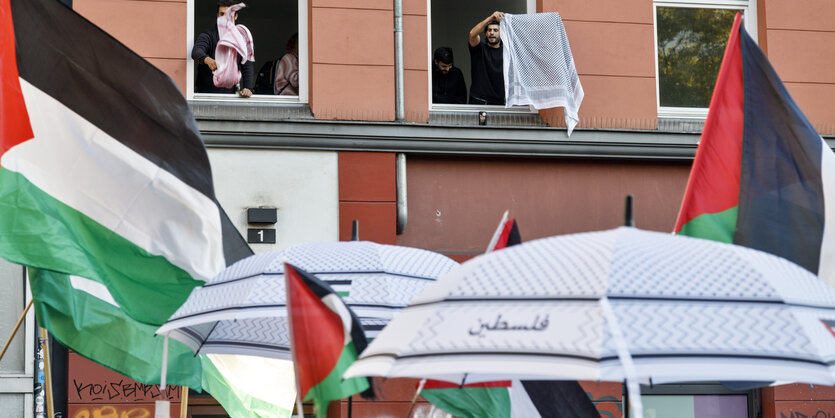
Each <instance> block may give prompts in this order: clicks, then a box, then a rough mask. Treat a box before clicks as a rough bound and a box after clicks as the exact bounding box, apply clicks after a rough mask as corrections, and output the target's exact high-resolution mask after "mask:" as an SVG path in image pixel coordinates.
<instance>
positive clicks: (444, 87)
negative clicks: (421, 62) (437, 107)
mask: <svg viewBox="0 0 835 418" xmlns="http://www.w3.org/2000/svg"><path fill="white" fill-rule="evenodd" d="M432 58H433V59H432V103H455V104H465V103H467V85H466V83H465V82H464V73H462V72H461V70H460V69H459V68H458V67H456V66H455V65H454V61H453V58H452V49H450V48H449V47H446V46H442V47H440V48H438V49H436V50H435V54H434V56H433V57H432Z"/></svg>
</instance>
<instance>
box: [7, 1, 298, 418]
mask: <svg viewBox="0 0 835 418" xmlns="http://www.w3.org/2000/svg"><path fill="white" fill-rule="evenodd" d="M213 187H214V186H213V183H212V172H211V168H210V166H209V159H208V155H207V152H206V149H205V147H204V146H203V142H202V140H201V139H200V133H199V131H198V129H197V124H196V122H195V120H194V117H193V116H192V115H191V111H190V110H189V107H188V103H187V102H186V100H185V99H184V98H183V96H182V93H181V92H180V91H179V90H178V89H177V87H176V85H174V83H173V82H172V81H171V79H170V78H169V77H168V76H166V75H165V74H164V73H162V72H161V71H159V70H158V69H156V68H155V67H154V66H152V65H151V64H150V63H148V62H147V61H145V60H144V59H142V57H140V56H138V55H137V54H135V53H134V52H133V51H131V50H130V49H128V48H127V47H125V46H124V45H122V44H120V43H119V42H118V41H116V40H115V39H113V37H111V36H109V35H108V34H107V33H105V32H104V31H102V30H101V29H99V28H98V27H96V26H95V25H94V24H92V23H90V22H89V21H87V20H86V19H84V18H83V17H81V16H80V15H78V14H77V13H75V12H74V11H73V10H72V9H70V8H68V7H66V6H65V5H63V4H61V3H60V2H58V1H55V0H0V257H3V258H6V259H8V260H10V261H13V262H16V263H18V264H23V265H27V266H30V269H29V272H30V276H29V278H30V284H31V288H32V293H33V297H34V302H35V303H34V307H35V311H36V315H37V318H38V321H39V323H40V324H42V325H43V326H44V327H46V328H47V329H48V330H49V331H50V332H51V333H52V335H53V336H54V337H55V338H56V339H57V340H59V341H61V343H63V344H64V345H65V346H67V347H69V348H71V349H73V350H74V351H75V352H76V353H78V354H80V355H82V356H85V357H87V358H89V359H91V360H93V361H95V362H97V363H99V364H102V365H104V366H106V367H109V368H111V369H113V370H116V371H118V372H120V373H122V374H124V375H126V376H128V377H130V378H133V379H135V380H137V381H139V382H142V383H146V384H156V383H160V375H161V370H160V369H161V367H160V366H161V365H162V349H163V345H164V344H163V339H162V338H155V331H156V329H157V327H158V326H159V325H161V324H162V323H163V322H165V321H166V320H167V319H168V317H169V316H170V315H171V314H172V313H173V312H174V311H175V310H176V309H177V308H178V307H179V306H180V305H181V304H182V302H183V301H184V300H185V299H186V298H187V297H188V295H189V293H190V292H191V290H192V288H193V287H194V286H196V285H199V284H200V283H202V281H203V280H205V279H207V278H210V277H212V276H214V275H216V274H217V273H218V272H220V271H221V270H222V269H224V268H225V267H226V265H227V264H232V263H234V262H235V261H237V260H239V259H241V258H243V257H246V256H248V255H250V254H252V251H251V250H250V249H249V247H248V246H247V245H246V243H245V242H244V241H243V239H242V238H241V236H240V234H239V233H238V232H237V230H236V229H235V227H234V226H233V225H232V223H231V222H230V221H229V219H228V217H227V216H226V214H225V213H224V212H223V210H222V209H221V208H220V206H219V205H218V203H217V201H216V199H215V194H214V188H213ZM206 367H210V368H211V369H212V370H209V371H210V372H211V373H204V372H206V371H207V369H206ZM226 376H227V374H224V373H220V372H218V370H217V368H215V367H214V365H213V362H211V361H209V362H207V361H204V359H202V358H198V357H195V356H194V353H193V352H191V350H190V349H189V348H188V347H186V346H185V345H183V344H181V343H179V342H177V341H170V344H169V349H168V371H167V379H168V383H170V384H176V385H188V386H190V387H192V388H194V389H198V390H199V389H201V388H204V389H208V390H209V391H210V392H211V393H212V394H213V395H214V396H215V397H216V398H217V399H219V400H220V402H222V403H223V405H224V406H225V407H226V408H227V409H228V410H229V414H230V415H231V416H233V417H240V416H242V415H241V414H240V413H237V411H241V410H243V408H244V407H246V406H252V405H254V401H253V399H254V397H253V396H250V394H249V393H248V392H246V391H244V390H241V389H240V388H237V387H233V386H230V383H229V382H230V381H228V380H226V379H225V377H226ZM260 403H261V404H263V403H267V402H260ZM268 403H270V404H271V405H270V407H271V408H270V410H272V411H276V414H266V415H264V416H278V415H277V413H278V408H276V407H273V406H272V404H274V402H268ZM285 415H289V411H288V413H287V414H285ZM246 416H249V414H248V415H246Z"/></svg>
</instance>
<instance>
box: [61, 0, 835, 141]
mask: <svg viewBox="0 0 835 418" xmlns="http://www.w3.org/2000/svg"><path fill="white" fill-rule="evenodd" d="M403 5H404V29H405V30H404V46H405V54H404V58H405V85H406V91H405V96H406V109H405V110H406V117H407V120H408V121H410V122H418V123H423V122H425V121H426V120H427V119H428V101H429V100H428V87H427V85H428V83H429V71H428V70H429V69H428V64H427V59H426V57H427V48H428V47H427V42H426V41H427V39H426V31H427V16H426V1H425V0H404V2H403ZM758 6H759V7H758V8H759V10H758V13H759V29H760V30H759V34H760V44H761V45H762V46H764V47H765V48H764V49H766V51H767V53H768V56H769V59H770V60H771V62H772V64H773V65H774V67H775V68H776V69H777V72H778V73H779V74H780V76H781V77H782V79H783V81H784V82H785V83H786V86H787V87H788V89H789V91H790V92H791V94H792V95H793V96H794V98H795V100H797V102H798V103H799V105H800V107H801V108H802V109H803V111H804V112H805V113H806V115H807V116H808V117H809V119H810V120H811V121H812V123H813V124H814V125H815V127H816V128H817V129H818V131H819V132H821V133H823V134H833V133H835V112H832V111H831V106H830V104H829V98H830V97H833V96H835V72H833V71H830V70H831V69H832V68H833V67H834V66H835V53H832V51H835V24H833V22H835V3H833V2H831V1H830V0H808V1H805V2H803V4H802V7H798V4H797V3H796V2H792V1H787V0H758ZM73 7H74V9H75V10H77V11H78V12H79V13H81V14H82V15H84V16H85V17H86V18H88V19H90V20H91V21H92V22H94V23H96V24H97V25H99V26H100V27H101V28H102V29H104V30H105V31H107V32H108V33H110V34H111V35H113V36H114V37H115V38H117V39H119V40H120V41H121V42H123V43H125V44H126V45H127V46H128V47H130V48H131V49H133V50H134V51H136V52H137V53H138V54H139V55H141V56H143V57H144V58H146V59H148V60H149V61H150V62H151V63H152V64H154V65H156V66H157V67H158V68H160V69H161V70H162V71H164V72H165V73H166V74H168V75H169V76H170V77H171V78H172V79H173V80H174V81H175V83H177V85H178V86H179V87H180V89H181V90H182V91H185V85H186V71H187V66H186V58H187V56H188V53H189V51H187V50H186V49H187V45H186V38H187V36H186V35H187V34H186V22H187V13H188V10H187V7H186V0H166V1H154V0H75V1H74V2H73ZM392 7H393V6H392V1H391V0H346V1H339V0H310V5H309V22H308V23H309V24H308V29H309V35H310V103H311V107H312V109H313V112H314V115H315V117H316V118H318V119H346V120H371V121H388V120H393V119H394V100H395V99H394V36H393V33H392V29H393V25H394V17H393V8H392ZM537 10H538V11H542V12H549V11H558V12H559V13H560V15H562V17H563V20H564V22H565V26H566V30H567V32H568V36H569V40H570V42H571V48H572V52H573V53H574V57H575V61H576V65H577V71H578V72H579V73H580V79H581V80H582V83H583V88H584V90H585V93H586V95H585V99H584V100H583V105H582V109H581V112H580V118H581V121H580V126H584V127H598V128H641V129H652V128H654V127H655V126H656V124H657V115H656V102H655V100H656V99H655V95H656V94H655V58H654V48H653V43H654V38H653V31H654V29H653V24H652V13H653V9H652V3H651V1H650V0H622V1H618V2H611V1H608V0H538V1H537ZM542 116H543V118H544V119H545V120H546V121H547V122H548V123H549V124H551V125H553V126H563V125H564V120H563V113H562V109H553V110H548V111H543V112H542Z"/></svg>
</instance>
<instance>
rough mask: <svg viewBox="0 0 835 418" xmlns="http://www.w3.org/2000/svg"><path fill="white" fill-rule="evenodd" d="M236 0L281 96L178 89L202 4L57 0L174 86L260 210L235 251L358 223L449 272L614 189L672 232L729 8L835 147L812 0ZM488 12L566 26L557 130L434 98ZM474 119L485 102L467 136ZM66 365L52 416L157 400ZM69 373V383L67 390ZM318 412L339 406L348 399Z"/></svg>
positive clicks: (326, 235)
mask: <svg viewBox="0 0 835 418" xmlns="http://www.w3.org/2000/svg"><path fill="white" fill-rule="evenodd" d="M246 3H247V6H248V7H247V8H246V9H244V10H243V11H242V12H241V13H240V18H239V20H238V23H242V24H245V25H247V26H248V27H249V28H250V29H251V31H252V34H253V37H254V40H255V56H256V63H255V70H256V74H257V73H259V72H262V71H261V70H262V69H269V68H271V67H270V63H271V62H272V61H273V60H279V59H280V58H281V57H283V56H284V54H285V53H287V51H288V50H290V49H292V45H289V43H288V40H289V39H291V38H292V36H293V34H297V38H298V53H297V60H298V69H299V72H298V78H299V83H298V94H297V95H292V96H285V95H272V94H256V95H255V96H253V97H252V98H249V99H244V98H241V97H238V96H237V95H234V94H215V93H204V92H200V91H196V90H198V89H197V88H196V87H195V72H196V67H197V66H198V65H199V63H195V62H194V60H192V59H191V58H190V56H191V49H192V47H193V45H194V40H195V39H196V37H197V36H198V35H199V34H200V32H202V31H203V30H204V29H206V28H208V27H209V26H210V25H212V24H214V17H215V11H216V9H215V1H213V0H166V1H159V0H74V1H72V7H73V8H74V9H75V10H77V11H78V12H79V13H81V14H82V15H83V16H85V17H86V18H88V19H89V20H91V21H92V22H93V23H95V24H97V25H99V26H100V27H101V28H102V29H104V30H105V31H107V32H108V33H110V34H111V35H113V36H114V37H115V38H116V39H118V40H120V41H121V42H123V43H124V44H125V45H127V46H128V47H130V48H131V49H133V50H134V51H136V52H137V53H138V54H140V55H141V56H143V57H144V58H146V59H147V60H149V61H150V62H151V63H153V64H154V65H156V66H157V67H158V68H160V69H161V70H162V71H164V72H165V73H167V74H168V75H169V76H170V77H171V78H172V79H173V80H174V82H175V83H176V84H177V85H178V86H179V88H180V89H181V91H182V92H183V94H184V96H185V97H186V98H187V99H188V100H189V102H190V104H191V106H192V110H193V113H194V115H195V117H196V118H197V121H198V125H199V127H200V129H201V131H202V133H203V138H204V141H205V142H206V145H207V147H208V149H209V155H210V158H211V162H212V166H213V172H214V177H215V187H216V189H217V194H218V198H219V200H220V202H221V204H222V206H223V207H224V208H225V210H226V211H227V213H228V214H229V215H230V217H231V218H232V220H233V222H235V224H236V225H237V226H238V227H239V229H240V231H241V233H242V234H243V235H244V236H247V230H248V229H250V228H255V226H252V225H248V224H247V220H246V209H247V208H252V207H269V208H277V213H278V220H277V222H276V224H275V225H274V226H271V227H270V228H272V229H275V232H276V239H275V243H252V244H251V245H252V246H253V249H254V250H255V251H256V252H261V251H269V250H274V249H281V248H286V247H287V246H290V245H293V244H297V243H301V242H307V241H327V240H338V239H339V240H345V239H348V238H349V237H350V228H351V227H350V225H351V220H353V219H358V220H359V224H360V238H361V239H363V240H371V241H376V242H380V243H387V244H398V245H406V246H413V247H420V248H425V249H429V250H433V251H437V252H441V253H444V254H447V255H449V256H450V257H452V258H454V259H456V260H458V261H464V260H466V259H469V258H471V257H473V256H475V255H477V254H479V253H481V252H482V251H484V248H485V247H486V245H487V242H488V241H489V238H490V235H491V233H492V231H493V228H494V227H495V225H496V223H497V222H498V220H499V218H500V217H501V214H502V213H503V212H504V211H505V210H510V212H511V214H512V216H513V217H515V218H516V219H517V221H518V223H519V227H520V230H521V233H522V238H523V239H524V240H532V239H536V238H541V237H546V236H550V235H556V234H564V233H573V232H583V231H591V230H599V229H608V228H612V227H616V226H619V225H621V224H622V223H623V201H624V196H625V195H627V194H631V195H633V196H634V198H635V223H636V225H637V226H638V227H640V228H644V229H651V230H657V231H671V230H672V229H673V226H674V222H675V218H676V215H677V213H678V208H679V205H680V204H681V199H682V196H683V193H684V188H685V185H686V182H687V178H688V175H689V170H690V165H691V163H692V159H693V156H694V154H695V151H696V145H697V143H698V140H699V135H700V132H701V129H702V125H703V121H704V118H705V116H706V113H707V109H706V107H707V101H708V100H709V97H710V91H711V89H712V87H713V82H714V80H715V71H716V70H718V62H719V61H718V60H719V59H721V55H722V51H723V48H724V44H723V42H725V41H726V40H727V34H728V30H729V29H730V25H729V24H728V21H729V19H731V20H732V17H733V15H734V14H735V13H736V12H737V11H739V12H742V13H743V14H744V25H745V28H746V30H747V31H748V32H749V34H751V36H752V37H754V38H755V39H756V40H757V42H758V44H759V45H760V47H761V48H762V49H763V50H764V51H765V52H766V54H767V56H768V58H769V60H770V61H771V62H772V64H773V65H774V67H775V69H776V70H777V72H778V73H779V75H780V76H781V78H782V79H783V81H784V82H785V84H786V86H787V87H788V89H789V91H790V93H791V94H792V95H793V97H794V98H795V100H796V101H797V102H798V104H799V105H800V107H801V108H802V110H803V111H804V112H805V113H806V115H807V117H808V118H809V119H810V120H811V122H812V123H813V124H814V125H815V127H816V128H817V130H818V132H820V133H821V134H822V135H823V136H824V137H825V139H827V141H829V144H830V146H832V145H835V111H833V110H835V108H833V106H832V105H831V104H830V98H831V97H835V72H833V71H831V68H833V66H835V23H833V22H835V3H832V2H831V1H829V0H808V1H804V2H801V3H798V2H797V1H789V0H678V1H661V0H621V1H607V0H562V1H556V0H481V1H477V0H456V1H443V0H402V20H401V19H400V18H399V15H400V12H401V10H400V9H399V8H398V7H396V2H393V1H386V0H341V1H334V0H251V1H248V2H246ZM494 10H499V11H505V12H508V13H534V12H536V13H542V12H559V14H560V16H561V17H562V19H563V22H564V24H565V28H566V32H567V35H568V38H569V41H570V44H571V50H572V53H573V56H574V61H575V63H576V68H577V71H578V73H579V76H580V80H581V82H582V85H583V89H584V91H585V97H584V99H583V102H582V106H581V107H580V111H579V115H580V123H579V125H578V127H577V129H576V130H575V131H574V133H573V134H572V135H571V136H570V137H568V136H567V135H566V129H565V127H564V126H565V123H564V115H563V111H562V109H559V108H558V109H550V110H545V111H535V110H532V109H530V108H527V107H514V108H510V109H506V108H504V107H501V106H476V105H456V104H442V103H433V100H432V83H431V77H432V68H433V60H432V53H433V51H434V50H435V49H436V48H438V47H440V46H447V47H450V48H451V49H452V50H453V52H454V54H455V65H456V66H458V67H460V68H461V69H462V71H463V73H464V74H465V78H466V82H467V84H468V85H469V83H470V78H469V69H470V63H469V55H468V51H467V47H466V42H467V33H468V32H469V30H470V28H472V27H473V26H474V25H475V24H476V23H477V22H478V21H480V20H482V19H484V18H485V17H487V16H488V15H489V14H490V13H492V12H493V11H494ZM398 22H402V32H398V28H399V27H400V25H399V24H398ZM398 33H402V47H401V46H399V42H398V41H397V38H398ZM401 55H402V63H403V65H402V66H401V65H399V62H400V61H401ZM717 55H718V59H717ZM694 69H695V70H694ZM711 71H712V72H711ZM269 74H270V72H269V70H267V77H268V78H269ZM696 75H698V76H699V77H697V76H696ZM400 80H402V83H401V82H400ZM400 86H402V87H400ZM401 94H402V96H401ZM401 103H402V105H401ZM479 112H486V115H487V117H486V124H485V125H479V122H478V113H479ZM0 275H3V276H4V277H6V276H8V277H18V278H19V280H17V282H16V283H18V282H19V286H18V287H15V288H13V289H11V292H3V293H2V294H0V298H4V299H3V301H2V302H0V318H2V322H0V335H4V333H5V332H6V331H7V330H9V331H10V330H11V327H12V326H13V324H14V321H15V319H16V315H18V314H19V312H20V311H22V309H23V306H24V303H25V302H24V301H25V300H26V290H25V289H26V287H25V284H24V283H25V281H24V280H23V274H22V271H21V270H20V269H19V268H17V267H13V266H5V265H4V266H0ZM5 298H8V301H6V300H5ZM26 324H27V327H28V328H26V330H27V331H26V333H25V334H22V335H23V337H19V338H18V339H16V340H15V341H14V345H13V346H12V349H11V353H12V356H11V357H9V358H4V359H3V360H2V362H0V408H5V410H12V411H21V414H20V415H19V416H29V415H28V414H30V412H27V411H31V410H32V408H31V406H32V403H33V402H34V399H33V398H32V396H31V393H32V392H31V386H32V385H33V383H34V382H33V380H34V379H35V374H34V371H33V366H32V364H33V363H34V362H33V354H32V353H33V352H34V349H33V345H34V338H35V337H34V328H33V326H32V320H31V318H30V320H27V321H26ZM68 368H69V376H68V378H67V382H68V383H67V387H68V389H67V392H68V395H67V398H68V402H69V405H70V406H69V409H68V411H67V415H66V416H69V417H73V418H75V417H85V416H94V415H84V414H85V413H87V414H93V413H94V412H95V411H99V412H100V413H101V411H104V409H102V408H105V407H110V406H112V407H113V408H115V409H113V410H114V411H116V410H118V411H126V410H129V408H131V407H132V406H131V405H134V406H135V405H138V404H145V403H147V402H146V401H148V400H149V399H153V394H150V395H148V394H147V393H146V394H145V395H144V396H145V397H144V398H142V399H139V397H137V396H138V395H137V393H141V390H140V391H139V392H136V391H135V390H134V391H131V392H130V396H128V395H126V394H124V393H120V394H118V396H116V397H113V398H110V399H107V397H106V396H97V394H96V393H94V390H95V388H96V387H97V386H95V385H101V386H102V387H105V386H107V384H108V383H112V382H113V381H114V379H116V380H118V379H119V377H118V376H112V375H111V374H108V373H109V372H106V371H103V370H98V369H96V366H94V365H91V364H90V363H89V362H86V360H84V359H81V358H77V357H74V356H73V354H70V355H69V361H68ZM96 379H98V380H96ZM82 381H86V382H87V383H85V384H84V385H82V387H83V388H87V389H88V391H87V392H84V390H76V386H73V382H76V383H79V382H82ZM79 384H80V383H79ZM87 384H89V385H90V386H89V387H87V386H85V385H87ZM583 385H584V388H586V390H587V391H588V392H589V394H590V396H592V398H593V400H594V401H595V403H596V404H597V405H598V408H599V410H600V411H601V416H605V417H620V416H623V411H622V409H623V404H622V397H621V392H622V391H621V385H620V384H595V383H593V382H584V383H583ZM414 389H415V382H414V381H410V380H398V379H390V380H388V381H386V382H385V383H384V384H383V385H382V386H381V394H382V399H381V400H380V401H378V402H374V403H369V402H363V401H360V400H359V399H358V400H356V402H354V404H353V413H354V414H356V416H363V417H365V416H405V415H406V412H407V411H408V409H409V402H410V401H411V398H412V395H413V394H414ZM646 394H647V396H648V397H653V398H652V399H651V400H650V402H654V405H656V407H657V408H659V409H658V410H659V411H684V410H688V411H689V410H692V411H695V412H692V414H691V415H689V416H693V417H714V416H723V417H731V416H733V417H736V416H740V417H750V418H754V417H757V416H759V414H762V415H761V416H763V417H768V418H772V417H773V418H778V417H789V416H816V415H815V414H816V413H819V412H818V411H823V413H824V414H835V390H833V389H832V388H821V387H817V386H816V387H814V388H810V387H809V386H808V385H805V386H803V385H791V386H783V387H780V388H776V389H761V390H749V391H736V392H734V391H731V390H729V389H726V388H725V387H724V386H722V385H719V384H714V383H705V384H700V385H677V386H657V387H654V388H647V391H646ZM134 395H136V396H134ZM124 405H128V406H124ZM706 405H707V406H706ZM190 406H191V409H190V410H191V411H192V414H193V415H192V416H195V417H197V416H213V415H212V414H213V413H214V412H212V411H217V407H216V406H214V404H213V403H212V401H211V400H210V399H205V398H192V399H191V400H190ZM27 408H28V409H27ZM96 408H98V409H96ZM126 408H127V409H126ZM665 408H666V409H665ZM688 408H689V409H688ZM700 408H701V409H700ZM705 408H707V409H705ZM710 408H713V409H714V411H713V412H710V411H708V410H709V409H710ZM716 408H720V411H721V412H718V415H717V412H716V411H715V409H716ZM417 410H418V413H422V412H420V411H424V412H425V411H427V410H428V405H426V404H425V403H421V404H419V406H418V409H417ZM85 411H86V412H85ZM108 411H109V410H108ZM731 411H733V412H731ZM329 412H330V414H329V416H334V417H336V416H347V415H346V413H347V405H346V403H345V402H343V403H342V404H341V405H334V406H333V407H332V409H331V410H330V411H329ZM201 414H202V415H201ZM711 414H712V415H711ZM731 414H737V415H731ZM792 414H795V415H792ZM797 414H805V415H797ZM658 416H670V415H658ZM675 416H687V415H675ZM825 416H829V415H825Z"/></svg>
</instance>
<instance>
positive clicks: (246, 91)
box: [238, 89, 252, 98]
mask: <svg viewBox="0 0 835 418" xmlns="http://www.w3.org/2000/svg"><path fill="white" fill-rule="evenodd" d="M238 94H239V95H240V96H241V97H245V98H248V97H252V91H251V90H250V89H243V90H241V91H239V92H238Z"/></svg>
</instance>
